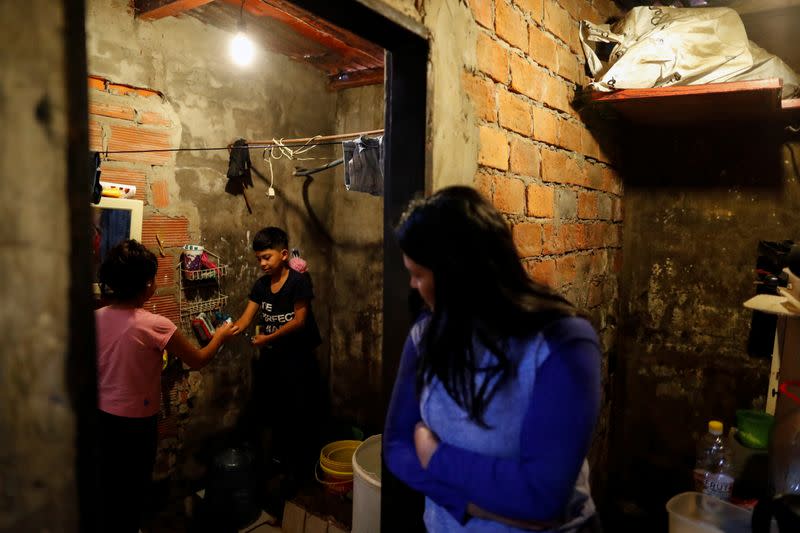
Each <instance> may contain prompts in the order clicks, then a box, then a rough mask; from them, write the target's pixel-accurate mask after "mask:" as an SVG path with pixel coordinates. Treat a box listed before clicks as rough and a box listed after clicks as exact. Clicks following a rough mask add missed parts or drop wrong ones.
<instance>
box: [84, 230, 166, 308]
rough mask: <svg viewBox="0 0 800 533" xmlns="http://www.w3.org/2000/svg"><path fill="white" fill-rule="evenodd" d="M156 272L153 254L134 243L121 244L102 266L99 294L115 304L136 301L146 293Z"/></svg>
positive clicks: (138, 243)
mask: <svg viewBox="0 0 800 533" xmlns="http://www.w3.org/2000/svg"><path fill="white" fill-rule="evenodd" d="M157 270H158V260H157V259H156V256H155V254H153V252H151V251H150V250H148V249H147V248H145V246H144V245H143V244H141V243H140V242H138V241H135V240H133V239H129V240H126V241H122V242H121V243H119V244H118V245H116V246H114V247H113V248H112V249H110V250H109V251H108V252H107V253H106V257H105V259H103V264H102V265H100V270H99V271H98V273H97V277H98V279H99V280H100V292H101V293H102V295H103V296H106V297H109V298H111V299H113V300H119V301H130V300H133V299H135V298H137V297H138V296H140V295H141V294H142V293H144V290H145V289H146V288H147V283H148V282H152V280H153V278H155V277H156V271H157Z"/></svg>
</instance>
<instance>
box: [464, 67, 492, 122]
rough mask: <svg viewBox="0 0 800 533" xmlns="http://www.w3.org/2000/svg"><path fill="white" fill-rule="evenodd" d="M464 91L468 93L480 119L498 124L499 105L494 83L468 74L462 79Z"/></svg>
mask: <svg viewBox="0 0 800 533" xmlns="http://www.w3.org/2000/svg"><path fill="white" fill-rule="evenodd" d="M461 79H462V81H463V84H464V90H465V91H466V92H467V95H468V96H469V99H470V101H471V102H472V105H473V106H475V113H476V114H477V116H478V118H480V119H483V120H487V121H489V122H497V104H495V90H494V84H492V82H490V81H488V80H485V79H483V78H479V77H477V76H473V75H471V74H469V73H467V72H465V73H464V75H463V76H462V77H461Z"/></svg>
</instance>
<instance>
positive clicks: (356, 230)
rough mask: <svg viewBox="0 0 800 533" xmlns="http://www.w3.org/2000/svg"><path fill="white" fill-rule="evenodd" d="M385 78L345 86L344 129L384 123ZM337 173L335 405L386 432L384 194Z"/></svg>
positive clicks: (340, 108) (340, 120)
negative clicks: (356, 188)
mask: <svg viewBox="0 0 800 533" xmlns="http://www.w3.org/2000/svg"><path fill="white" fill-rule="evenodd" d="M383 99H384V90H383V86H382V85H373V86H369V87H361V88H357V89H348V90H346V91H340V92H339V93H337V101H336V104H337V107H336V131H341V132H353V131H369V130H375V129H380V128H383V111H384V110H383V107H384V103H383ZM320 179H333V180H334V182H335V186H334V188H333V190H332V191H331V196H330V200H331V212H330V224H329V227H330V229H331V236H332V237H333V241H334V242H333V245H332V249H331V252H332V253H331V269H332V275H333V299H332V300H331V302H330V324H331V329H330V332H331V334H330V341H331V358H330V363H331V368H330V374H331V392H332V400H333V406H332V407H333V412H334V413H335V414H336V415H337V416H340V417H345V418H351V419H353V420H355V421H356V423H358V424H359V425H360V426H361V427H363V428H364V429H366V430H368V431H370V432H376V433H380V432H381V431H382V429H381V426H382V423H383V417H384V413H383V412H381V410H380V403H381V402H379V401H376V398H379V397H380V394H381V376H382V368H383V367H382V364H381V363H382V356H381V353H382V350H381V339H382V335H383V320H382V317H383V309H382V306H383V198H382V197H376V196H371V195H369V194H365V193H360V192H353V191H347V190H345V188H344V185H343V183H344V169H343V168H342V167H339V168H338V169H337V171H336V172H335V173H331V174H329V175H328V176H325V177H321V178H320Z"/></svg>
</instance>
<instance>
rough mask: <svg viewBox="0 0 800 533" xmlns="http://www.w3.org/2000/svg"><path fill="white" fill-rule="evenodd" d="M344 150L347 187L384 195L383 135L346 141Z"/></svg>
mask: <svg viewBox="0 0 800 533" xmlns="http://www.w3.org/2000/svg"><path fill="white" fill-rule="evenodd" d="M342 151H343V152H344V157H343V159H344V186H345V188H346V189H347V190H348V191H356V192H364V193H368V194H371V195H373V196H383V136H382V135H381V136H379V137H363V136H362V137H359V138H357V139H355V140H353V141H345V142H343V143H342Z"/></svg>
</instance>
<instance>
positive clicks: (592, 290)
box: [586, 283, 605, 308]
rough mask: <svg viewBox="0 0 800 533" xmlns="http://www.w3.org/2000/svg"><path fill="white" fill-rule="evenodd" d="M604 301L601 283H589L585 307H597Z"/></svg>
mask: <svg viewBox="0 0 800 533" xmlns="http://www.w3.org/2000/svg"><path fill="white" fill-rule="evenodd" d="M604 301H605V297H604V291H603V285H602V283H591V284H590V285H589V294H588V297H587V298H586V306H587V307H590V308H591V307H597V306H598V305H600V304H602V303H603V302H604Z"/></svg>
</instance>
